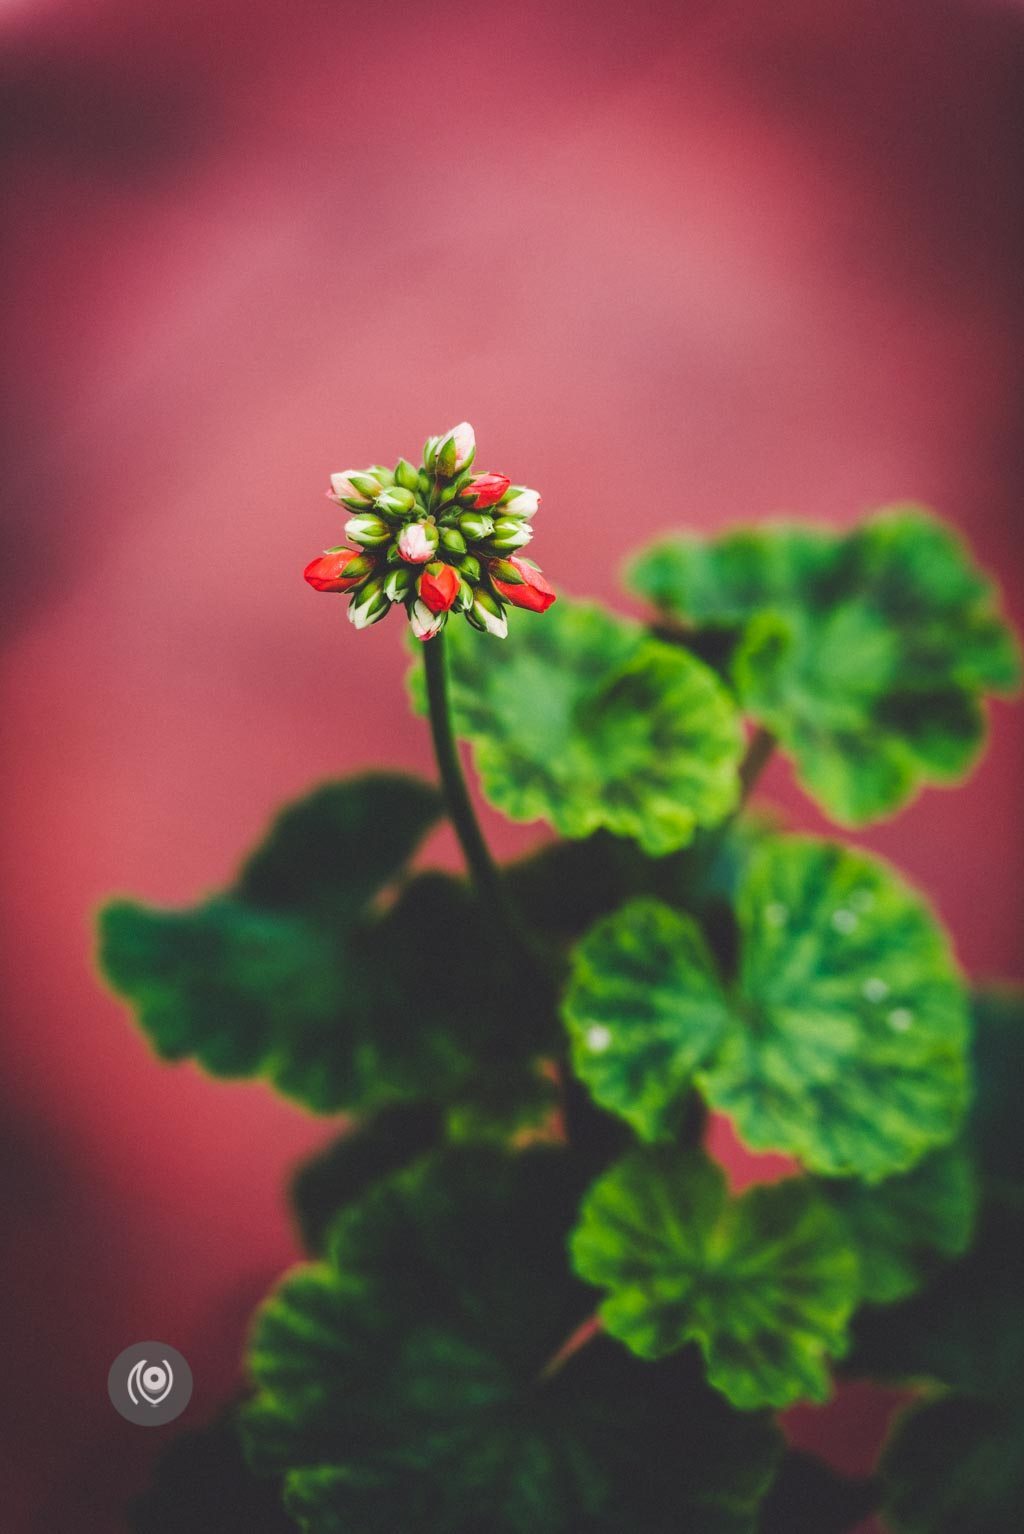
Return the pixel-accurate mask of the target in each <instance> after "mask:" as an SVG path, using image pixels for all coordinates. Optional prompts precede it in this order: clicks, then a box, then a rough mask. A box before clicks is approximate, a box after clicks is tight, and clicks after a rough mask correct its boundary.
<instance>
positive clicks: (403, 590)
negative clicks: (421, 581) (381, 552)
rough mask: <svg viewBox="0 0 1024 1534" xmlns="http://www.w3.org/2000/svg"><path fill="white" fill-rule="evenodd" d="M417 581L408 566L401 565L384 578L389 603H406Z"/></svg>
mask: <svg viewBox="0 0 1024 1534" xmlns="http://www.w3.org/2000/svg"><path fill="white" fill-rule="evenodd" d="M415 581H416V577H415V575H414V574H413V573H412V571H411V570H410V569H409V567H408V565H399V566H398V567H397V568H396V569H394V570H390V571H389V572H388V574H387V575H386V576H385V577H384V595H385V596H386V597H387V599H388V601H389V602H404V601H405V599H406V597H407V596H408V595H409V593H410V591H411V590H412V588H413V585H414V584H415Z"/></svg>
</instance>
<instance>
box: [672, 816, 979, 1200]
mask: <svg viewBox="0 0 1024 1534" xmlns="http://www.w3.org/2000/svg"><path fill="white" fill-rule="evenodd" d="M737 917H738V921H739V927H740V934H741V936H740V965H739V976H738V980H737V982H736V987H735V1000H734V1006H735V1010H736V1015H737V1018H738V1020H739V1023H740V1026H739V1027H736V1028H734V1029H733V1030H732V1031H731V1032H730V1033H729V1035H728V1037H727V1038H726V1040H725V1042H724V1044H723V1046H722V1048H721V1049H720V1050H719V1052H718V1054H717V1056H716V1057H715V1059H714V1060H713V1061H712V1062H711V1064H710V1065H709V1066H707V1067H706V1068H705V1069H704V1070H702V1071H701V1072H699V1073H698V1082H699V1084H700V1085H701V1087H702V1089H703V1091H704V1093H705V1095H706V1097H707V1099H708V1102H709V1103H710V1104H711V1105H712V1106H713V1107H715V1108H718V1109H720V1110H721V1111H722V1112H724V1113H727V1114H729V1115H730V1117H731V1118H732V1119H733V1120H734V1122H735V1124H736V1128H737V1130H738V1131H739V1134H740V1136H741V1138H742V1139H743V1140H744V1141H745V1142H746V1143H747V1144H748V1145H750V1146H752V1147H753V1148H754V1149H757V1150H777V1151H783V1152H788V1153H789V1154H791V1155H794V1156H797V1157H798V1158H799V1159H800V1160H802V1161H803V1162H805V1163H806V1165H807V1166H809V1167H810V1168H811V1169H812V1170H814V1171H818V1172H824V1173H826V1174H829V1175H839V1176H842V1175H848V1174H855V1175H858V1176H861V1177H863V1178H865V1179H866V1180H867V1181H869V1182H873V1181H878V1180H879V1179H881V1178H884V1177H887V1176H891V1175H893V1174H894V1173H896V1172H900V1171H904V1170H908V1169H909V1168H910V1167H911V1166H913V1165H914V1164H915V1162H917V1161H919V1160H920V1158H921V1156H922V1155H923V1154H924V1153H925V1151H927V1150H929V1149H930V1148H931V1147H933V1146H936V1145H942V1144H945V1143H947V1142H948V1141H949V1140H950V1139H951V1138H952V1137H953V1135H954V1134H955V1132H956V1130H957V1129H958V1127H959V1125H960V1123H961V1121H962V1118H963V1113H964V1110H965V1107H966V1103H967V1097H968V1089H969V1071H968V1061H967V1051H968V1019H967V1005H966V997H965V993H964V989H963V984H962V981H961V979H960V976H959V974H958V972H957V968H956V965H955V963H954V961H953V958H952V956H951V954H950V950H949V945H948V942H947V939H946V936H945V934H944V932H943V930H942V928H941V927H940V925H939V924H938V922H937V921H936V919H935V916H934V915H933V913H932V911H931V910H930V909H929V907H928V906H927V905H926V904H925V902H924V901H923V900H922V899H921V897H920V896H919V895H917V894H916V893H914V892H913V891H912V890H910V889H909V888H908V887H907V886H906V885H905V884H904V883H903V882H902V881H901V880H900V879H899V878H897V876H896V875H895V874H894V873H893V871H892V870H891V869H890V868H889V867H888V866H887V865H886V864H884V863H882V862H881V861H879V860H877V859H875V858H872V857H869V856H868V855H867V854H865V853H861V852H854V851H850V850H848V849H847V848H845V847H841V846H839V845H837V844H835V843H832V842H823V841H817V840H813V839H811V838H807V837H789V838H787V837H778V838H774V839H771V840H766V841H765V842H764V843H762V844H761V845H760V846H759V847H758V848H757V849H756V851H755V852H754V853H753V855H752V856H751V859H750V862H749V864H748V867H747V871H746V874H745V876H744V878H743V881H742V885H741V888H740V891H739V898H738V906H737Z"/></svg>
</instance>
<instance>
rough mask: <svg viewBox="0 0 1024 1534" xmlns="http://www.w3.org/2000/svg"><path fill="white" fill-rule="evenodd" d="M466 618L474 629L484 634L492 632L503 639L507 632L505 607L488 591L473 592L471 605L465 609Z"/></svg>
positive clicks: (497, 637)
mask: <svg viewBox="0 0 1024 1534" xmlns="http://www.w3.org/2000/svg"><path fill="white" fill-rule="evenodd" d="M466 618H467V620H468V621H469V622H470V623H471V624H472V625H473V627H474V628H475V629H479V630H480V631H481V633H484V634H493V635H494V637H495V638H496V639H504V638H506V636H507V634H508V619H507V618H506V616H505V609H504V607H502V605H501V603H500V602H499V601H498V600H497V598H496V597H492V596H491V595H490V593H489V592H486V591H476V592H474V594H473V605H472V607H471V608H469V610H468V611H467V613H466Z"/></svg>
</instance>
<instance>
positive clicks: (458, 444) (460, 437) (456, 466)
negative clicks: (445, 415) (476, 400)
mask: <svg viewBox="0 0 1024 1534" xmlns="http://www.w3.org/2000/svg"><path fill="white" fill-rule="evenodd" d="M475 453H476V434H475V432H474V431H473V428H472V426H470V424H469V422H468V421H460V422H459V424H458V426H453V427H452V429H451V431H450V432H448V433H447V435H446V436H444V437H442V438H441V440H440V441H439V442H438V444H437V451H436V455H435V458H434V472H435V473H437V474H443V475H444V477H445V478H446V479H451V478H453V476H454V475H456V474H460V473H461V472H462V470H463V469H468V468H469V466H470V464H471V463H472V462H473V457H474V455H475Z"/></svg>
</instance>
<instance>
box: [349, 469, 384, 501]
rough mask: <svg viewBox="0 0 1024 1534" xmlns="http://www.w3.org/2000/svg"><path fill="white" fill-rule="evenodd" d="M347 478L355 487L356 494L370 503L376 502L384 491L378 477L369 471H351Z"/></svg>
mask: <svg viewBox="0 0 1024 1534" xmlns="http://www.w3.org/2000/svg"><path fill="white" fill-rule="evenodd" d="M345 478H346V479H347V480H348V482H349V484H350V485H352V486H353V488H354V489H355V492H356V494H357V495H360V496H363V497H364V498H365V499H366V500H368V501H375V500H376V499H377V497H378V495H380V493H381V491H382V490H383V489H384V486H383V485H382V484H381V482H380V480H379V479H378V478H377V476H376V475H375V474H373V473H372V472H370V471H369V470H367V469H349V471H348V473H347V475H346V476H345Z"/></svg>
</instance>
